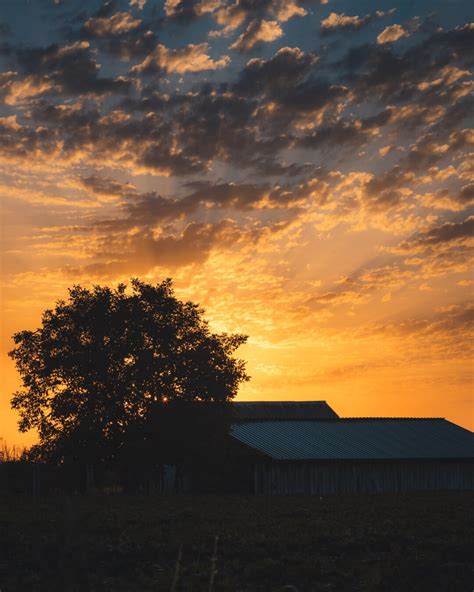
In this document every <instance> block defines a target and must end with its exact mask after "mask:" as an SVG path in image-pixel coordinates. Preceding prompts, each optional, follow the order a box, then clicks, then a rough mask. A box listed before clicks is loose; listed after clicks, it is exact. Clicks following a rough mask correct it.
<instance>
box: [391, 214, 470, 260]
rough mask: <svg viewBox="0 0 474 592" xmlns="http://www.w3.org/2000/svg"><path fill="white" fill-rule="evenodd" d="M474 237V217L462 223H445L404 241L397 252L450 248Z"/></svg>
mask: <svg viewBox="0 0 474 592" xmlns="http://www.w3.org/2000/svg"><path fill="white" fill-rule="evenodd" d="M473 236H474V216H470V217H469V218H467V219H466V220H463V221H461V222H445V223H444V224H442V225H440V226H435V227H434V228H431V229H429V230H426V231H425V232H421V233H419V234H418V235H416V236H415V237H413V238H412V239H411V240H406V241H402V242H401V243H400V244H399V245H398V247H397V250H399V251H402V252H414V253H417V252H421V251H424V250H427V249H429V250H433V249H437V248H440V247H442V248H444V247H445V246H447V245H448V246H450V245H451V244H452V243H456V242H464V241H468V240H469V239H472V237H473Z"/></svg>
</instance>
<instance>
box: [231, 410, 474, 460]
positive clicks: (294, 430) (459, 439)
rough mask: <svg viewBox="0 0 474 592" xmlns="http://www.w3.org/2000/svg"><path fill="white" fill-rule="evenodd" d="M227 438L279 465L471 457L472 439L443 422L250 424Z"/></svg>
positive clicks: (234, 427) (238, 425) (235, 429)
mask: <svg viewBox="0 0 474 592" xmlns="http://www.w3.org/2000/svg"><path fill="white" fill-rule="evenodd" d="M231 435H232V436H233V437H234V438H236V439H237V440H239V441H240V442H243V443H244V444H246V445H248V446H250V447H251V448H254V449H256V450H258V451H259V452H261V453H263V454H265V455H267V456H269V457H270V458H273V459H278V460H311V459H314V460H316V459H320V460H323V459H341V460H343V459H347V460H349V459H352V460H355V459H367V460H369V459H374V460H375V459H396V458H399V459H410V458H473V457H474V434H473V433H472V432H470V431H469V430H465V429H464V428H461V427H460V426H458V425H456V424H454V423H451V422H449V421H446V420H445V419H397V418H390V419H377V418H374V419H372V418H371V419H369V418H364V419H347V420H346V419H337V420H326V421H325V420H313V421H301V420H300V421H251V422H243V423H236V424H233V425H232V429H231Z"/></svg>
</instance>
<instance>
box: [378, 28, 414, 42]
mask: <svg viewBox="0 0 474 592" xmlns="http://www.w3.org/2000/svg"><path fill="white" fill-rule="evenodd" d="M407 36H408V32H407V31H405V29H404V28H403V27H402V26H401V25H390V26H388V27H385V29H384V30H383V31H382V32H381V33H380V35H377V43H379V44H384V43H393V42H394V41H397V40H398V39H401V38H402V37H407Z"/></svg>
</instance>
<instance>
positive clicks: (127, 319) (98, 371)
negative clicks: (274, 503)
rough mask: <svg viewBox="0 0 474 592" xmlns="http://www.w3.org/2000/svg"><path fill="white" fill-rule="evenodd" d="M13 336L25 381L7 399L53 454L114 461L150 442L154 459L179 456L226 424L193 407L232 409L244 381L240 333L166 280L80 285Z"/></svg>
mask: <svg viewBox="0 0 474 592" xmlns="http://www.w3.org/2000/svg"><path fill="white" fill-rule="evenodd" d="M13 339H14V342H15V347H14V349H13V350H12V351H11V352H10V353H9V355H10V357H11V358H12V359H13V360H14V361H15V364H16V366H17V369H18V371H19V373H20V375H21V378H22V382H23V387H22V389H21V390H19V391H17V392H16V393H14V395H13V398H12V400H11V405H12V407H13V408H14V409H16V410H17V411H18V412H19V414H20V422H19V427H20V430H21V431H27V430H29V429H31V428H36V429H37V430H38V433H39V445H38V446H37V447H36V453H37V454H39V456H40V457H42V458H45V459H49V460H54V461H56V462H62V461H64V460H67V459H69V458H75V459H80V458H88V459H94V460H100V461H110V460H111V459H117V458H119V457H120V456H121V455H125V456H127V454H130V453H131V451H133V450H135V451H139V453H142V454H143V451H144V450H145V449H146V447H147V446H150V445H153V446H157V447H158V449H156V448H155V450H154V451H153V454H154V455H155V458H160V457H161V458H162V460H163V459H164V460H166V459H167V458H170V457H172V456H176V455H178V456H183V455H185V454H186V453H187V452H189V450H191V449H192V446H193V444H192V442H190V441H189V440H190V437H191V436H192V438H191V439H194V440H196V441H197V442H204V441H208V442H210V441H211V440H212V436H213V434H212V432H213V430H214V429H215V434H217V433H221V432H222V431H223V430H224V431H225V427H224V423H225V422H224V421H220V426H221V428H220V429H219V427H218V426H217V427H216V426H215V425H214V423H215V420H216V418H217V419H219V418H223V417H224V415H225V414H223V413H221V412H219V413H217V414H212V413H211V415H210V414H209V412H206V413H204V416H203V414H202V413H201V415H200V418H201V419H200V420H199V421H198V420H196V421H194V420H193V418H194V419H195V415H196V410H199V409H200V410H203V409H206V410H210V409H214V408H216V409H217V408H219V409H220V410H221V411H222V409H225V408H228V407H229V406H228V405H227V404H228V403H229V402H230V401H231V399H232V398H233V397H234V396H235V395H236V393H237V390H238V387H239V384H240V383H241V382H243V381H245V380H248V376H247V374H246V372H245V363H244V361H242V360H240V359H238V358H236V357H235V356H234V352H235V350H236V349H237V348H238V347H239V346H240V345H241V344H243V343H245V341H246V339H247V338H246V336H244V335H240V334H226V333H221V334H216V333H213V332H212V331H211V330H210V328H209V325H208V323H207V321H206V320H205V319H204V318H203V310H202V309H201V308H199V306H198V305H196V304H194V303H192V302H182V301H180V300H178V299H177V298H176V297H175V295H174V291H173V287H172V281H171V280H170V279H167V280H165V281H163V282H162V283H160V284H158V285H155V286H152V285H149V284H146V283H143V282H141V281H139V280H137V279H134V280H132V281H131V286H130V288H128V287H127V286H126V285H125V284H121V285H119V286H118V287H117V288H115V289H112V288H109V287H101V286H95V287H94V288H93V289H91V290H88V289H85V288H82V287H81V286H78V285H76V286H74V287H73V288H71V289H70V290H69V298H68V300H67V301H63V300H61V301H58V302H57V304H56V306H55V308H54V309H53V310H46V311H45V312H44V313H43V317H42V324H41V327H40V328H38V329H36V330H35V331H21V332H19V333H16V334H15V335H14V336H13ZM211 416H212V417H211ZM202 417H204V418H205V419H204V420H203V419H202ZM213 422H214V423H213ZM193 430H194V433H190V432H193ZM196 430H201V433H200V434H197V433H196ZM215 434H214V435H215ZM206 438H207V440H206ZM186 442H188V444H189V445H186ZM167 445H168V449H166V446H167ZM180 446H181V450H178V449H179V448H180ZM165 449H166V450H165ZM149 454H151V451H150V452H149ZM173 460H176V459H173Z"/></svg>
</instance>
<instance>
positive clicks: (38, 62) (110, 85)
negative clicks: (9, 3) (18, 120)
mask: <svg viewBox="0 0 474 592" xmlns="http://www.w3.org/2000/svg"><path fill="white" fill-rule="evenodd" d="M9 53H10V54H11V55H12V56H13V57H14V58H15V60H16V61H17V63H18V64H19V66H20V68H21V70H23V72H21V73H22V74H26V75H27V76H26V77H25V78H24V79H23V84H25V81H26V84H27V83H28V80H30V81H31V80H34V81H35V85H36V87H38V86H39V85H43V86H46V85H47V86H48V90H49V91H50V92H54V94H58V95H82V94H89V95H94V94H97V95H102V94H107V93H127V92H128V91H129V90H130V88H131V81H130V80H128V79H127V78H126V77H123V76H117V77H115V78H107V77H100V76H99V71H100V65H99V64H98V63H97V61H96V59H95V53H94V51H93V49H92V48H91V46H90V44H89V42H88V41H78V42H75V43H71V44H69V45H62V46H60V45H56V44H53V45H50V46H48V47H46V48H22V49H12V48H10V50H9ZM30 86H31V84H30Z"/></svg>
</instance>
